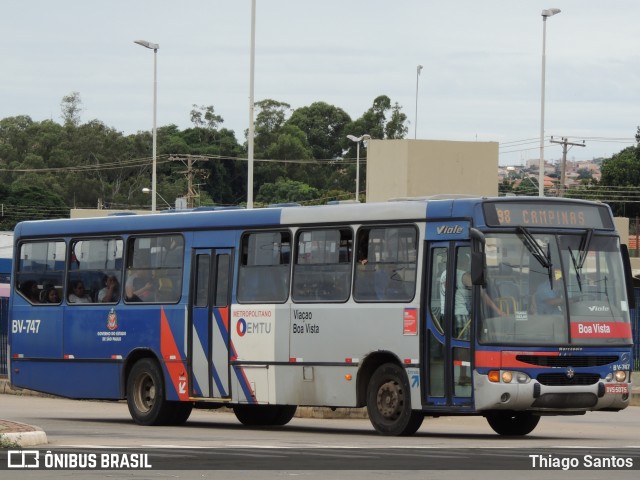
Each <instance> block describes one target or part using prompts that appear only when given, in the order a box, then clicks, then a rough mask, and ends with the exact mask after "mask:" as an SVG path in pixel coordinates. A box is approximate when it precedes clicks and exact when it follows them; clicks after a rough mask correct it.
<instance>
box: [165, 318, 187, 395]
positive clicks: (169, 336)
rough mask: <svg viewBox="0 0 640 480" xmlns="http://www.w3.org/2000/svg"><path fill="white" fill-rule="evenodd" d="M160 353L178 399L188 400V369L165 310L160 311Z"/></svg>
mask: <svg viewBox="0 0 640 480" xmlns="http://www.w3.org/2000/svg"><path fill="white" fill-rule="evenodd" d="M160 352H161V353H162V358H163V359H164V361H165V364H166V366H167V370H168V371H169V378H170V379H171V383H172V384H173V387H174V388H175V389H176V392H177V394H178V397H179V398H180V400H188V399H189V388H188V387H189V385H188V378H187V369H186V368H185V365H184V362H183V361H182V357H181V356H180V350H178V345H177V344H176V340H175V338H174V336H173V332H172V331H171V327H170V326H169V321H168V320H167V315H166V314H165V313H164V308H161V309H160ZM170 358H174V359H175V360H169V359H170Z"/></svg>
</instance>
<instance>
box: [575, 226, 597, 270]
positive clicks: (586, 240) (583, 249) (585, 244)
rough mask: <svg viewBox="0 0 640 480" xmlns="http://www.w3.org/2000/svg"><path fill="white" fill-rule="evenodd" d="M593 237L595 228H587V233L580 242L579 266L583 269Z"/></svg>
mask: <svg viewBox="0 0 640 480" xmlns="http://www.w3.org/2000/svg"><path fill="white" fill-rule="evenodd" d="M592 238H593V228H590V229H589V230H587V233H586V235H585V236H584V237H583V238H582V241H581V242H580V259H579V260H578V268H580V269H582V266H583V265H584V262H585V261H586V260H587V254H588V253H589V247H590V246H591V239H592Z"/></svg>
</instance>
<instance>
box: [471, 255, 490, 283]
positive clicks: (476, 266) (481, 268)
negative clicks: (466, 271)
mask: <svg viewBox="0 0 640 480" xmlns="http://www.w3.org/2000/svg"><path fill="white" fill-rule="evenodd" d="M484 273H485V257H484V252H472V253H471V283H473V284H474V285H480V286H483V285H485V284H486V283H487V281H486V279H485V274H484Z"/></svg>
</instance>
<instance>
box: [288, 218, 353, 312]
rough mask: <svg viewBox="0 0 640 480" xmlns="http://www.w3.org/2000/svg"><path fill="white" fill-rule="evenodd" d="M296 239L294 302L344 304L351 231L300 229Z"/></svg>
mask: <svg viewBox="0 0 640 480" xmlns="http://www.w3.org/2000/svg"><path fill="white" fill-rule="evenodd" d="M297 238H298V241H297V249H296V260H295V264H294V270H293V293H292V297H293V300H294V301H297V302H314V301H319V302H323V301H325V302H328V301H334V302H336V301H337V302H344V301H346V300H347V299H348V298H349V286H350V285H351V253H352V242H353V240H352V238H353V234H352V232H351V230H350V229H347V228H344V229H332V230H302V231H300V232H299V233H298V237H297Z"/></svg>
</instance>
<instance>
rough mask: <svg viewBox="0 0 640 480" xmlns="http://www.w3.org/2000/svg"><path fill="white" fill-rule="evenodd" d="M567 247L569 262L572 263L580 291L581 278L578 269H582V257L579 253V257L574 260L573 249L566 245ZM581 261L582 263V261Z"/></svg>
mask: <svg viewBox="0 0 640 480" xmlns="http://www.w3.org/2000/svg"><path fill="white" fill-rule="evenodd" d="M568 249H569V255H571V263H573V269H574V270H575V271H576V280H577V281H578V288H579V289H580V291H581V292H582V279H581V278H580V270H582V265H581V263H580V262H581V259H582V255H581V254H580V255H579V259H578V260H576V257H575V255H574V254H573V250H571V247H568ZM582 263H584V261H583V262H582Z"/></svg>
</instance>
